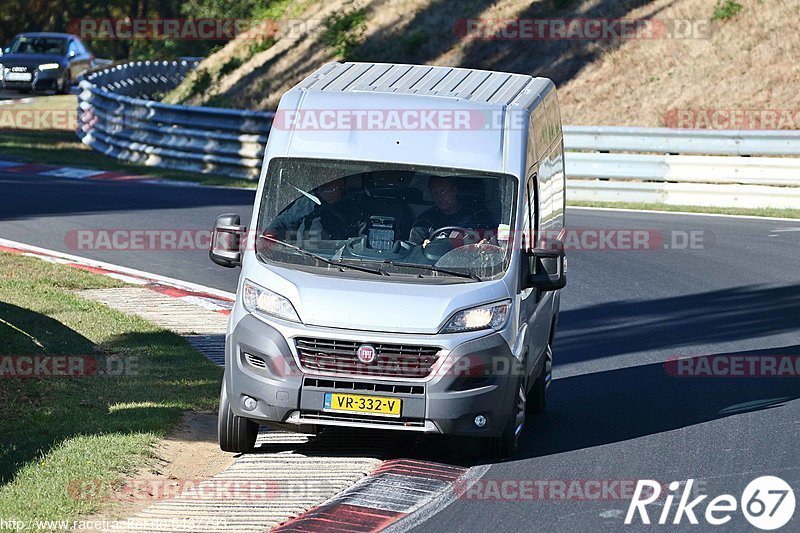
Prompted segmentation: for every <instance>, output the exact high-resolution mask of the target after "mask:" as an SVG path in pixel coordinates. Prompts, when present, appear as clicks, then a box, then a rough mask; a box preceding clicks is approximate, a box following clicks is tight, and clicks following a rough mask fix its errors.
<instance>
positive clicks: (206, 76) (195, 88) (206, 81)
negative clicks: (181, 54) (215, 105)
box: [189, 68, 212, 96]
mask: <svg viewBox="0 0 800 533" xmlns="http://www.w3.org/2000/svg"><path fill="white" fill-rule="evenodd" d="M211 82H212V79H211V73H210V72H209V71H208V70H206V69H204V68H200V69H197V71H196V72H195V75H194V78H193V79H192V87H191V89H189V93H190V94H191V95H192V96H195V95H197V94H202V93H204V92H206V91H208V89H209V88H210V87H211Z"/></svg>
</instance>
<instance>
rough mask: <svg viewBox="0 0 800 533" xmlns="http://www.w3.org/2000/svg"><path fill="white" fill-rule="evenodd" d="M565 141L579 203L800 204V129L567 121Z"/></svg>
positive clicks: (574, 197)
mask: <svg viewBox="0 0 800 533" xmlns="http://www.w3.org/2000/svg"><path fill="white" fill-rule="evenodd" d="M564 146H565V150H566V151H567V153H566V156H565V161H566V172H567V176H568V178H569V180H568V181H569V183H568V195H569V199H571V200H583V201H598V202H639V203H665V204H674V205H707V206H718V207H721V206H725V207H779V208H800V159H798V158H797V156H800V131H794V130H791V131H790V130H780V131H754V130H729V131H722V130H685V129H670V128H629V127H607V126H565V127H564ZM630 152H636V153H630ZM642 152H644V153H642ZM688 154H693V155H688ZM694 154H704V155H694ZM751 156H754V157H751ZM764 156H773V157H764ZM775 156H784V157H775Z"/></svg>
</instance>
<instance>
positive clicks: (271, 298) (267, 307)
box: [242, 280, 300, 322]
mask: <svg viewBox="0 0 800 533" xmlns="http://www.w3.org/2000/svg"><path fill="white" fill-rule="evenodd" d="M242 289H243V290H242V303H243V304H244V308H245V309H247V310H248V311H250V312H251V313H253V314H256V315H258V314H262V315H269V316H274V317H277V318H282V319H284V320H291V321H292V322H300V317H299V316H297V311H295V310H294V306H293V305H292V302H290V301H289V300H287V299H286V298H284V297H283V296H281V295H280V294H276V293H274V292H272V291H270V290H267V289H265V288H264V287H260V286H258V285H256V284H255V283H253V282H252V281H250V280H244V286H243V288H242Z"/></svg>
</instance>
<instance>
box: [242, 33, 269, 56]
mask: <svg viewBox="0 0 800 533" xmlns="http://www.w3.org/2000/svg"><path fill="white" fill-rule="evenodd" d="M274 44H275V36H273V35H267V36H265V37H262V38H261V39H254V40H253V41H252V42H251V43H250V47H249V48H248V49H247V52H248V54H249V57H253V56H254V55H256V54H258V53H259V52H263V51H264V50H269V49H270V48H272V46H273V45H274Z"/></svg>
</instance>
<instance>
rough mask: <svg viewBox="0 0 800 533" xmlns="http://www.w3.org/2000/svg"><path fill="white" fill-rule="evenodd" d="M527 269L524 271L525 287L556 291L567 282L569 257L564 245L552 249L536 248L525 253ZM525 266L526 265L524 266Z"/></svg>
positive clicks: (523, 286) (523, 285)
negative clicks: (567, 257) (566, 254)
mask: <svg viewBox="0 0 800 533" xmlns="http://www.w3.org/2000/svg"><path fill="white" fill-rule="evenodd" d="M525 260H526V261H527V266H528V268H527V271H525V272H523V277H524V279H523V283H522V288H523V289H538V290H540V291H555V290H558V289H561V288H563V287H564V286H566V284H567V259H566V256H565V255H564V248H563V246H559V247H558V249H555V250H551V249H547V248H535V249H533V250H529V251H527V252H525V253H524V255H523V261H525ZM523 268H524V267H523Z"/></svg>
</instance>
